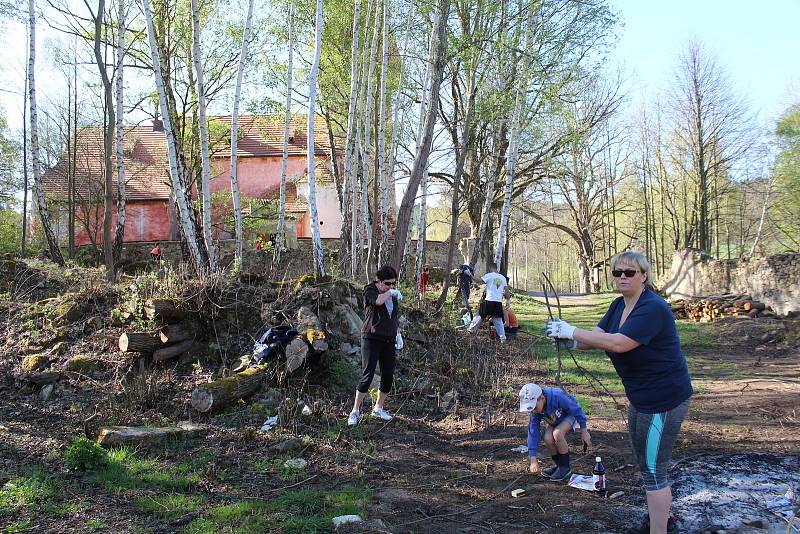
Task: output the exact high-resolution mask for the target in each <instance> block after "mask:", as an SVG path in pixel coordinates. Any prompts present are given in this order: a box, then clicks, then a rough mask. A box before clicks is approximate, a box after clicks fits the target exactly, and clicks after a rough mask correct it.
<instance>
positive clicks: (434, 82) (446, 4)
mask: <svg viewBox="0 0 800 534" xmlns="http://www.w3.org/2000/svg"><path fill="white" fill-rule="evenodd" d="M449 14H450V0H439V2H438V6H437V10H436V23H435V24H434V32H433V33H434V38H435V40H436V45H435V46H434V47H433V50H434V53H433V55H432V56H430V57H429V58H428V61H429V62H430V63H432V64H433V70H432V76H431V86H430V93H429V94H430V107H429V108H428V112H427V114H426V119H425V129H424V132H425V133H424V136H423V142H422V146H421V147H420V149H419V150H418V151H417V154H416V156H415V157H414V164H413V165H412V167H411V176H410V177H409V180H408V187H407V188H406V191H405V193H404V194H403V201H402V203H401V204H400V210H398V213H397V229H396V231H395V239H394V243H395V245H394V254H393V256H392V265H394V267H395V269H397V268H399V267H400V261H401V260H402V256H403V249H402V247H401V246H400V243H404V242H405V240H406V236H407V235H408V231H409V228H408V221H409V220H410V219H411V210H412V209H413V207H414V199H415V198H416V196H417V189H418V188H419V183H420V181H421V180H422V175H423V173H424V170H425V168H426V167H427V166H428V156H429V155H430V152H431V144H432V143H433V127H434V125H435V124H436V117H437V115H438V114H439V86H440V85H441V83H442V74H443V72H444V51H445V47H446V44H447V43H446V39H447V33H446V31H445V30H446V27H447V19H448V16H449Z"/></svg>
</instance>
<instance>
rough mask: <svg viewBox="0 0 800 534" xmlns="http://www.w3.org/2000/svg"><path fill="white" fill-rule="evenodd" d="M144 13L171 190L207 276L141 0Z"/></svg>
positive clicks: (189, 241)
mask: <svg viewBox="0 0 800 534" xmlns="http://www.w3.org/2000/svg"><path fill="white" fill-rule="evenodd" d="M142 8H143V9H142V10H143V12H144V17H145V21H146V23H147V37H148V40H149V42H150V57H151V59H152V61H153V74H154V75H155V79H156V90H157V91H158V105H159V109H160V111H161V118H162V120H163V122H164V133H165V134H166V137H167V153H168V155H169V175H170V179H171V180H172V191H173V194H174V195H175V202H176V203H177V204H178V212H179V217H180V220H179V224H180V226H181V229H182V231H183V235H184V237H185V238H186V245H187V246H188V247H189V253H190V254H191V256H192V261H193V262H194V266H195V269H196V270H197V273H198V274H199V275H200V276H205V275H206V273H207V268H208V266H207V265H206V264H205V262H204V261H203V257H202V255H201V254H200V249H199V248H198V246H197V234H196V233H195V231H194V224H193V223H192V220H191V214H190V212H189V205H188V204H187V202H186V196H185V195H184V191H183V186H182V185H181V181H180V176H179V175H178V154H177V151H176V149H175V134H174V132H173V130H172V121H171V120H170V118H169V110H168V109H167V95H166V92H165V89H164V77H163V75H162V73H161V58H160V57H159V54H158V47H157V46H156V37H155V29H154V27H153V12H152V10H151V9H150V2H149V0H142Z"/></svg>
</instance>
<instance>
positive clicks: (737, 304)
mask: <svg viewBox="0 0 800 534" xmlns="http://www.w3.org/2000/svg"><path fill="white" fill-rule="evenodd" d="M670 307H671V308H672V313H674V314H675V317H676V318H678V319H689V320H692V321H695V322H704V323H705V322H711V321H714V320H716V319H721V318H723V317H749V318H751V319H756V318H758V317H775V312H774V311H772V309H771V308H770V307H769V306H767V305H766V304H764V303H763V302H760V301H758V300H753V298H752V297H751V296H749V295H736V294H732V293H725V294H723V295H711V296H708V297H704V298H699V299H681V300H675V301H672V302H670Z"/></svg>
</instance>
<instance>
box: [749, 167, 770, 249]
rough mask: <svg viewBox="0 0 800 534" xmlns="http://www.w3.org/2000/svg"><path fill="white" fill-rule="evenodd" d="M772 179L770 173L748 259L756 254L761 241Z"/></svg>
mask: <svg viewBox="0 0 800 534" xmlns="http://www.w3.org/2000/svg"><path fill="white" fill-rule="evenodd" d="M772 178H773V174H772V173H770V175H769V179H768V181H767V194H766V195H765V196H764V204H763V205H762V206H761V218H760V219H759V220H758V230H757V231H756V238H755V240H754V241H753V246H752V247H750V257H751V258H752V257H753V254H755V253H756V248H758V243H759V241H761V236H762V235H763V232H764V221H765V220H766V219H767V211H769V200H770V197H771V196H772Z"/></svg>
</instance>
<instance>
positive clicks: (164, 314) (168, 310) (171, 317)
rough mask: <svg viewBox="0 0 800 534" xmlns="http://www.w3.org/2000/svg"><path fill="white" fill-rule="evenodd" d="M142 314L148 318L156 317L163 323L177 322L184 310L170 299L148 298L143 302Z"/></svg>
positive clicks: (183, 315) (181, 318)
mask: <svg viewBox="0 0 800 534" xmlns="http://www.w3.org/2000/svg"><path fill="white" fill-rule="evenodd" d="M144 314H145V316H146V317H147V318H148V319H158V320H160V321H162V322H164V323H177V322H179V321H181V320H183V318H184V317H185V316H186V312H185V311H184V310H182V309H180V308H179V307H178V305H177V304H176V303H175V302H173V301H171V300H160V299H149V300H148V301H147V302H145V304H144Z"/></svg>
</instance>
